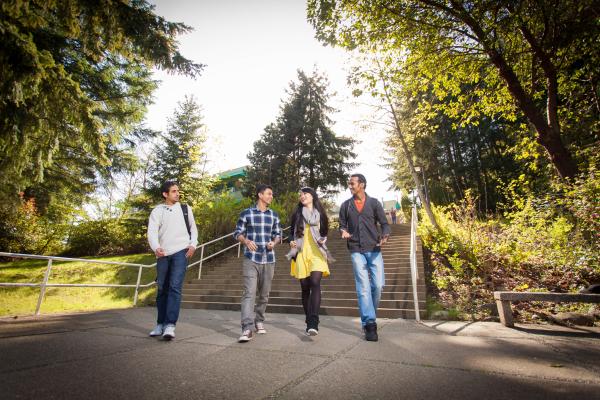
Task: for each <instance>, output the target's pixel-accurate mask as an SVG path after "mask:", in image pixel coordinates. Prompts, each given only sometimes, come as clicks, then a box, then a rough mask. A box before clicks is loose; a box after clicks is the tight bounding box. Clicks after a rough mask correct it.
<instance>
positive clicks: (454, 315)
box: [426, 295, 459, 321]
mask: <svg viewBox="0 0 600 400" xmlns="http://www.w3.org/2000/svg"><path fill="white" fill-rule="evenodd" d="M426 306H427V318H437V319H448V320H450V321H456V320H458V319H459V315H458V311H457V310H456V309H455V308H450V309H447V308H445V307H444V306H443V305H442V304H440V303H439V302H438V301H437V300H436V299H435V298H434V297H432V296H429V295H427V300H426ZM446 313H447V314H446ZM442 317H443V318H442Z"/></svg>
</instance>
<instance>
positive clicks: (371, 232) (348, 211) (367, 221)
mask: <svg viewBox="0 0 600 400" xmlns="http://www.w3.org/2000/svg"><path fill="white" fill-rule="evenodd" d="M377 223H379V225H380V226H381V233H379V231H378V230H377ZM342 229H343V230H345V231H346V232H348V233H350V234H351V235H352V237H351V238H350V239H348V249H349V250H350V252H352V253H366V252H370V251H381V248H380V247H379V241H380V240H381V237H382V236H389V234H390V226H389V224H388V222H387V219H386V217H385V211H383V206H382V205H381V203H380V202H379V201H378V200H377V199H374V198H373V197H369V196H367V194H366V193H365V205H364V207H363V210H362V212H358V210H357V209H356V205H355V204H354V197H351V198H349V199H348V200H346V201H344V202H343V203H342V206H341V207H340V230H342Z"/></svg>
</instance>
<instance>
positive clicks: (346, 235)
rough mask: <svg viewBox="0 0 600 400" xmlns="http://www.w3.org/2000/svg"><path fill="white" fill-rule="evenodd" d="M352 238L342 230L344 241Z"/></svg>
mask: <svg viewBox="0 0 600 400" xmlns="http://www.w3.org/2000/svg"><path fill="white" fill-rule="evenodd" d="M351 237H352V235H351V234H349V233H348V232H347V231H345V230H343V229H342V239H350V238H351Z"/></svg>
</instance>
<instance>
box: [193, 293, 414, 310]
mask: <svg viewBox="0 0 600 400" xmlns="http://www.w3.org/2000/svg"><path fill="white" fill-rule="evenodd" d="M240 299H241V296H222V295H184V296H183V298H182V300H183V301H189V302H202V303H239V302H240ZM272 304H273V305H274V304H291V305H297V304H300V305H302V299H301V298H300V297H297V298H293V297H278V296H269V305H272ZM413 304H414V302H413V300H412V299H411V300H383V299H382V300H381V301H380V303H379V306H380V307H382V308H413V307H414V306H413ZM321 306H322V307H328V306H334V307H357V299H356V297H355V298H347V299H345V298H342V299H330V298H327V297H323V298H322V299H321ZM419 307H421V308H422V307H425V299H422V300H421V299H419Z"/></svg>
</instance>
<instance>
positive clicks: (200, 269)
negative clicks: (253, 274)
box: [188, 226, 291, 279]
mask: <svg viewBox="0 0 600 400" xmlns="http://www.w3.org/2000/svg"><path fill="white" fill-rule="evenodd" d="M290 228H291V226H287V227H285V228H283V229H282V230H281V232H282V233H283V232H285V231H286V230H288V229H290ZM233 233H234V232H231V233H229V234H227V235H223V236H221V237H220V238H217V239H213V240H211V241H210V242H206V243H203V244H201V245H200V246H198V248H199V249H200V259H199V260H198V261H195V262H194V263H192V264H190V265H188V268H191V267H195V266H196V265H198V279H202V263H203V262H204V261H206V260H209V259H211V258H213V257H215V256H217V255H219V254H221V253H224V252H226V251H227V250H230V249H233V248H234V247H237V248H238V252H237V257H238V258H240V254H241V251H242V242H237V243H235V244H232V245H231V246H228V247H226V248H224V249H221V250H219V251H217V252H216V253H213V254H211V255H210V256H208V257H204V248H205V247H206V246H207V245H209V244H212V243H215V242H217V241H219V240H223V239H225V238H227V237H230V236H232V235H233ZM285 239H287V237H283V235H282V238H281V241H282V242H283V241H284V240H285ZM196 250H198V249H196Z"/></svg>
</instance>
